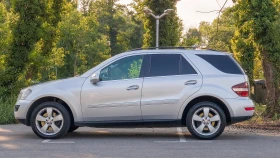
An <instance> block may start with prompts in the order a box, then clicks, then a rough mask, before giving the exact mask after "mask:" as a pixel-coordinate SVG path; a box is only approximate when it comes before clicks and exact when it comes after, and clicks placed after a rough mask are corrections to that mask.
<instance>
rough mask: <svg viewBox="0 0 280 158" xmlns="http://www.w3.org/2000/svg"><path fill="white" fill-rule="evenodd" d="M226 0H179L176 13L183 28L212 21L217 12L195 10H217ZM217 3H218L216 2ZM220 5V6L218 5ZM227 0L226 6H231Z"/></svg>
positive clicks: (127, 2)
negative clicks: (181, 21)
mask: <svg viewBox="0 0 280 158" xmlns="http://www.w3.org/2000/svg"><path fill="white" fill-rule="evenodd" d="M132 1H133V0H120V1H119V2H120V3H121V4H129V3H131V2H132ZM225 1H226V0H180V1H179V2H178V3H177V13H178V15H179V17H180V18H181V19H182V20H183V23H184V27H185V29H188V28H193V27H198V26H199V23H200V22H201V21H207V22H212V21H213V20H214V19H215V18H216V17H217V16H218V14H217V12H213V13H206V14H205V13H198V12H197V11H202V12H209V11H213V10H219V9H220V6H223V4H224V3H225ZM218 3H219V4H218ZM219 5H220V6H219ZM232 5H233V3H232V1H231V0H229V1H228V2H227V3H226V7H229V6H232Z"/></svg>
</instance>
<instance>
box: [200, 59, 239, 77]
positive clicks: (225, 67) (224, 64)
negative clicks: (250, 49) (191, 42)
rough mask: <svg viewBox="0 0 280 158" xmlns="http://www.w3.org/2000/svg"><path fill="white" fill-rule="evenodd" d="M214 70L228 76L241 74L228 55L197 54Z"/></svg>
mask: <svg viewBox="0 0 280 158" xmlns="http://www.w3.org/2000/svg"><path fill="white" fill-rule="evenodd" d="M197 56H199V57H201V58H202V59H204V60H205V61H207V62H208V63H210V64H211V65H213V66H214V67H215V68H216V69H218V70H220V71H222V72H224V73H228V74H243V71H242V70H241V69H240V67H239V66H238V65H237V63H236V62H235V61H234V60H233V59H232V58H231V57H230V56H228V55H207V54H197Z"/></svg>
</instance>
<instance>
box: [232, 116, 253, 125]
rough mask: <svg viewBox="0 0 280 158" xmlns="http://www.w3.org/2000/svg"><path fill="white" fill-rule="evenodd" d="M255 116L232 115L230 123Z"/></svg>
mask: <svg viewBox="0 0 280 158" xmlns="http://www.w3.org/2000/svg"><path fill="white" fill-rule="evenodd" d="M252 117H253V116H239V117H232V118H231V122H230V124H234V123H238V122H242V121H246V120H249V119H251V118H252Z"/></svg>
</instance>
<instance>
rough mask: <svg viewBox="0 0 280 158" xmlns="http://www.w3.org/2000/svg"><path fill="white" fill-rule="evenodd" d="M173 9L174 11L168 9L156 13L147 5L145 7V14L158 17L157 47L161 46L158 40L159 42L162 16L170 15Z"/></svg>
mask: <svg viewBox="0 0 280 158" xmlns="http://www.w3.org/2000/svg"><path fill="white" fill-rule="evenodd" d="M172 11H173V9H166V10H165V11H164V13H163V14H161V15H155V14H154V13H153V11H152V10H151V9H149V8H147V7H145V9H144V13H145V14H147V15H151V16H152V17H154V18H155V19H156V48H158V47H159V44H158V42H159V20H160V19H161V18H163V17H164V16H165V15H168V14H169V13H170V12H172Z"/></svg>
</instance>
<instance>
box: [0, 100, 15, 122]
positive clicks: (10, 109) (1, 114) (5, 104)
mask: <svg viewBox="0 0 280 158" xmlns="http://www.w3.org/2000/svg"><path fill="white" fill-rule="evenodd" d="M16 99H17V97H16V96H12V97H8V98H5V99H4V98H0V124H11V123H16V120H15V118H14V105H15V102H16Z"/></svg>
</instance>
